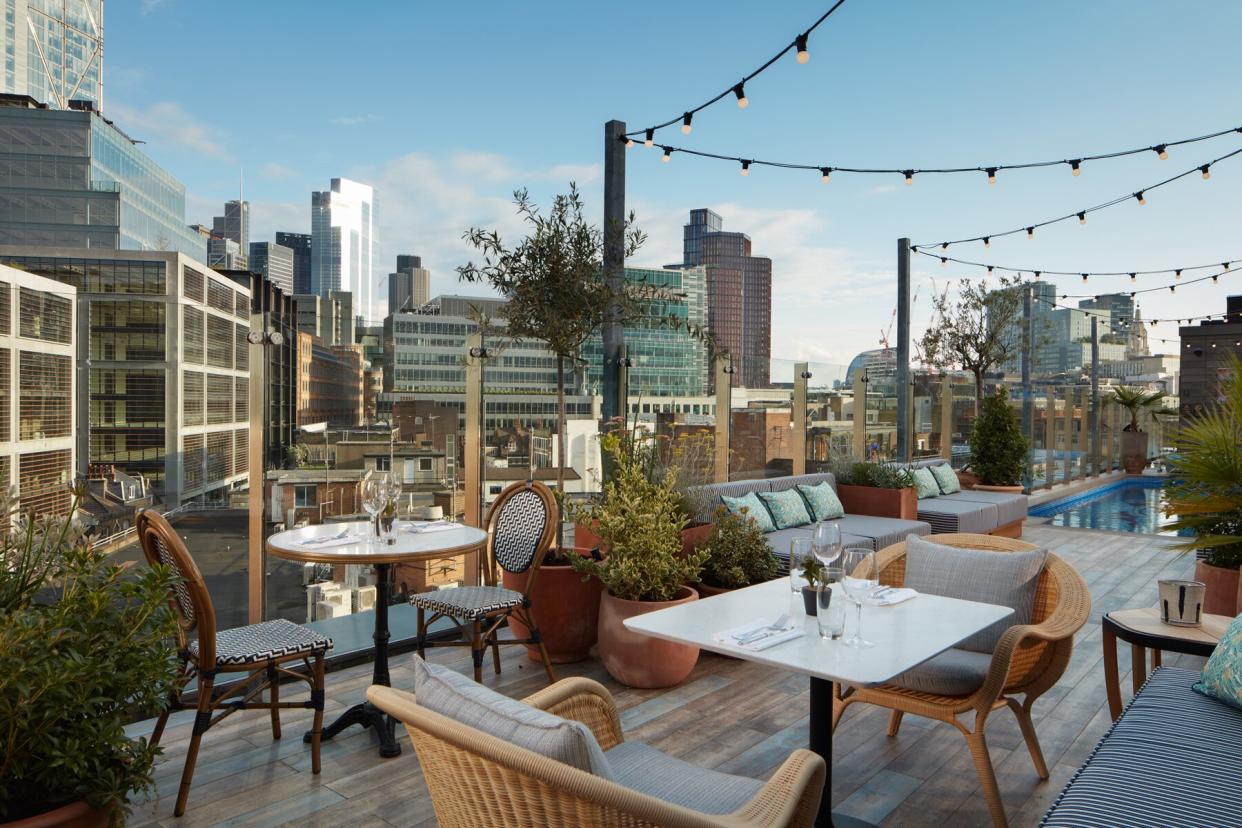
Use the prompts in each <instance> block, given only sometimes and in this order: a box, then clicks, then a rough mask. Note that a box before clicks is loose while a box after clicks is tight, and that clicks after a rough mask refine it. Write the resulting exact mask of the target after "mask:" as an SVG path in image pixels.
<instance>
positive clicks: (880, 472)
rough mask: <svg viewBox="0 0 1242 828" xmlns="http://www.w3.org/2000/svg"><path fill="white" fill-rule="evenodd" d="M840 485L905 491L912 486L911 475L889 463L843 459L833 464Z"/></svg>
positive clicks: (833, 470) (833, 471)
mask: <svg viewBox="0 0 1242 828" xmlns="http://www.w3.org/2000/svg"><path fill="white" fill-rule="evenodd" d="M832 473H833V475H834V476H835V477H836V478H837V482H838V483H844V484H845V485H847V486H872V487H874V488H877V489H904V488H906V487H907V486H912V485H913V483H911V481H910V475H909V473H908V472H907V471H906V470H905V469H903V468H901V467H900V466H894V465H891V464H888V463H864V462H861V461H856V460H853V459H851V458H848V457H847V458H842V459H840V460H837V461H836V462H834V463H833V464H832Z"/></svg>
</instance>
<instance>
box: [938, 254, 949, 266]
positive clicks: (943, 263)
mask: <svg viewBox="0 0 1242 828" xmlns="http://www.w3.org/2000/svg"><path fill="white" fill-rule="evenodd" d="M948 264H949V259H948V257H947V256H941V257H940V266H941V267H946V266H947V265H948Z"/></svg>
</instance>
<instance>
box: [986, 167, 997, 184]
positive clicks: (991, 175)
mask: <svg viewBox="0 0 1242 828" xmlns="http://www.w3.org/2000/svg"><path fill="white" fill-rule="evenodd" d="M987 173H988V183H989V184H995V183H996V167H988V169H987Z"/></svg>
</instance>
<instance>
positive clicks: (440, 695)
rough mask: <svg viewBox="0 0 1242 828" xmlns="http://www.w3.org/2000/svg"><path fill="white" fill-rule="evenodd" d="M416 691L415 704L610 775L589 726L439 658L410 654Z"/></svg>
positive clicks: (569, 762)
mask: <svg viewBox="0 0 1242 828" xmlns="http://www.w3.org/2000/svg"><path fill="white" fill-rule="evenodd" d="M414 692H415V695H416V696H417V699H418V703H419V705H421V706H423V707H425V708H427V709H428V710H430V711H432V712H435V713H439V714H440V715H441V716H447V717H448V718H450V719H453V720H454V721H457V722H461V723H462V724H464V725H466V726H467V727H472V728H474V729H475V730H480V731H482V732H484V733H486V734H488V735H490V736H495V737H496V738H498V739H503V740H505V741H506V742H509V743H510V744H514V745H517V746H518V747H520V748H525V749H526V750H530V751H534V752H535V753H538V754H539V755H541V756H546V757H547V758H549V759H555V760H556V761H557V762H563V763H564V764H566V765H572V766H573V767H575V768H577V769H578V770H584V771H586V772H587V773H594V774H595V775H597V776H602V777H604V778H606V779H612V778H613V777H612V770H611V768H610V767H609V764H608V760H607V759H605V758H604V751H603V750H602V749H601V748H600V746H599V742H597V741H595V735H594V734H592V733H591V729H590V728H588V727H587V726H586V725H584V724H583V723H582V722H576V721H573V720H571V719H562V718H561V717H560V716H554V715H553V714H551V713H548V712H547V711H544V710H540V709H539V708H537V707H531V706H530V705H529V704H523V703H522V702H520V701H518V700H517V699H511V698H509V697H508V696H502V695H501V694H499V693H497V692H496V691H495V690H492V689H491V688H488V687H484V686H483V685H481V684H479V683H477V682H474V681H471V680H470V679H469V678H467V677H466V676H464V675H462V674H460V673H457V672H454V671H453V670H450V669H449V668H447V667H444V666H442V665H439V664H428V663H427V662H426V661H424V660H423V659H421V658H419V657H418V656H415V657H414Z"/></svg>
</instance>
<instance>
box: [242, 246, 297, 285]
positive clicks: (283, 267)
mask: <svg viewBox="0 0 1242 828" xmlns="http://www.w3.org/2000/svg"><path fill="white" fill-rule="evenodd" d="M293 257H294V253H293V251H292V250H290V249H289V248H287V247H285V246H284V245H281V244H272V243H271V242H251V243H250V262H249V266H250V269H251V270H252V271H254V272H255V273H258V274H259V275H261V276H264V277H265V278H266V279H267V280H268V281H269V282H271V283H272V284H274V285H276V287H278V288H280V289H281V291H282V292H284V293H285V294H286V295H288V296H292V295H293V274H294V258H293Z"/></svg>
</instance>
